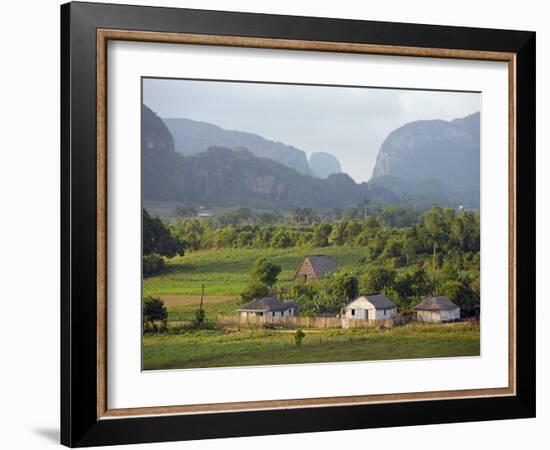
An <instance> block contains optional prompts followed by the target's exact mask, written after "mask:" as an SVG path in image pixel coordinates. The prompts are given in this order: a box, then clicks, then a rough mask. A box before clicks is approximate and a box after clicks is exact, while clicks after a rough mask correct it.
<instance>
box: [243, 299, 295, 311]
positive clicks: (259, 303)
mask: <svg viewBox="0 0 550 450" xmlns="http://www.w3.org/2000/svg"><path fill="white" fill-rule="evenodd" d="M296 307H297V305H296V302H295V301H294V300H288V301H282V300H277V299H276V298H275V297H262V298H256V299H254V300H252V301H251V302H250V303H248V304H246V305H244V306H243V307H242V308H239V309H238V311H261V312H264V311H285V310H287V309H289V308H296Z"/></svg>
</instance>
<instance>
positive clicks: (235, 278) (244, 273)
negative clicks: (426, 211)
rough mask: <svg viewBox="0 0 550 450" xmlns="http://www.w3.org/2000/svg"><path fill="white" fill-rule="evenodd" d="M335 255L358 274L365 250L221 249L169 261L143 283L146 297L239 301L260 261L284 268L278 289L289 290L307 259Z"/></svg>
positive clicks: (345, 267)
mask: <svg viewBox="0 0 550 450" xmlns="http://www.w3.org/2000/svg"><path fill="white" fill-rule="evenodd" d="M316 253H322V254H326V255H331V256H332V257H333V258H334V260H335V261H336V264H338V267H339V268H340V269H343V270H349V271H357V270H358V269H359V268H360V265H361V260H362V259H363V258H364V257H365V249H364V248H351V247H326V248H323V249H313V250H312V249H303V248H302V249H221V250H204V251H197V252H193V253H188V254H186V255H185V256H183V257H176V258H172V259H169V260H167V261H166V268H167V271H166V272H164V273H162V274H160V275H156V276H152V277H147V278H145V279H144V281H143V295H144V296H148V295H152V296H161V297H164V296H173V295H200V293H201V286H202V284H204V285H205V293H206V295H207V296H234V297H237V296H238V295H239V294H240V293H241V292H242V291H243V289H244V288H245V286H246V284H247V283H248V281H249V272H250V270H251V269H252V266H253V265H254V263H255V262H256V260H257V259H258V258H261V257H266V258H268V259H269V261H270V262H273V263H275V264H278V265H280V266H281V268H282V272H281V274H280V275H279V281H278V283H277V285H278V286H279V287H282V286H289V285H290V283H291V279H292V277H293V276H294V273H295V271H296V269H297V268H298V266H299V264H300V262H301V261H302V259H303V258H304V256H307V255H311V254H316Z"/></svg>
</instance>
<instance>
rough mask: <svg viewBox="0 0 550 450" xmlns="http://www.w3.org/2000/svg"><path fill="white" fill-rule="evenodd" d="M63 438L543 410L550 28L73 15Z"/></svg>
mask: <svg viewBox="0 0 550 450" xmlns="http://www.w3.org/2000/svg"><path fill="white" fill-rule="evenodd" d="M61 27H62V28H61V55H62V70H61V74H62V80H61V84H62V89H61V114H62V117H61V119H62V129H61V138H62V139H61V140H62V157H61V173H62V180H61V182H62V184H61V186H62V199H61V200H62V230H61V232H62V247H61V255H62V258H61V260H62V280H61V284H62V299H61V302H62V312H61V335H62V336H61V338H62V342H61V355H62V379H61V386H62V397H61V407H62V411H61V420H62V423H61V430H62V432H61V441H62V443H63V444H65V445H67V446H71V447H80V446H92V445H108V444H126V443H139V442H156V441H174V440H189V439H204V438H216V437H230V436H251V435H266V434H281V433H299V432H314V431H328V430H344V429H354V428H371V427H389V426H402V425H419V424H433V423H447V422H465V421H480V420H495V419H510V418H527V417H534V415H535V352H534V348H535V270H534V267H535V248H536V246H535V177H534V173H535V170H534V168H535V33H533V32H528V31H508V30H494V29H477V28H459V27H448V26H433V25H419V24H403V23H383V22H369V21H355V20H341V19H329V18H312V17H293V16H278V15H264V14H250V13H234V12H218V11H202V10H190V9H170V8H153V7H137V6H125V5H110V4H93V3H69V4H66V5H63V6H62V7H61Z"/></svg>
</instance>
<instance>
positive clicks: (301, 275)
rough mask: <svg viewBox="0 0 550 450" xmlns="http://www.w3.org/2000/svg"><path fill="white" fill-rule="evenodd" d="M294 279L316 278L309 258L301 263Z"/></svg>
mask: <svg viewBox="0 0 550 450" xmlns="http://www.w3.org/2000/svg"><path fill="white" fill-rule="evenodd" d="M294 279H295V280H297V281H304V282H308V281H315V280H317V276H316V275H315V272H314V271H313V267H311V264H310V263H309V260H305V261H304V262H303V263H302V265H301V266H300V268H299V269H298V271H297V272H296V275H295V277H294Z"/></svg>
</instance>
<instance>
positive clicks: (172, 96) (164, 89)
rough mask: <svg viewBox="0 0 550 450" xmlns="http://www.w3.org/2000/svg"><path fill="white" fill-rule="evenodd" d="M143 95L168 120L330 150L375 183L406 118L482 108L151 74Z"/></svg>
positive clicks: (445, 99) (411, 94)
mask: <svg viewBox="0 0 550 450" xmlns="http://www.w3.org/2000/svg"><path fill="white" fill-rule="evenodd" d="M143 101H144V103H145V104H146V105H147V106H149V107H150V108H151V109H152V110H153V111H155V112H156V113H157V114H158V115H159V116H161V117H164V118H168V117H170V118H177V117H183V118H188V119H193V120H201V121H205V122H210V123H213V124H215V125H218V126H220V127H222V128H226V129H229V130H240V131H248V132H250V133H256V134H259V135H260V136H263V137H264V138H266V139H271V140H274V141H281V142H284V143H285V144H289V145H293V146H295V147H297V148H299V149H301V150H304V151H305V152H306V153H307V155H308V157H309V155H310V154H311V153H313V152H321V151H322V152H329V153H332V154H333V155H335V156H336V157H337V158H338V159H339V160H340V164H341V165H342V171H343V172H345V173H348V174H349V175H351V176H352V177H353V178H354V179H355V180H356V181H358V182H360V181H368V179H369V178H370V176H371V174H372V170H373V168H374V165H375V162H376V156H377V155H378V150H379V149H380V146H381V145H382V142H383V141H384V139H385V138H386V137H387V136H388V134H389V133H390V132H391V131H393V130H395V129H396V128H398V127H400V126H401V125H404V124H405V123H407V122H411V121H414V120H425V119H444V120H451V119H455V118H457V117H464V116H466V115H468V114H471V113H473V112H476V111H479V110H480V108H481V104H480V102H481V95H480V94H477V93H461V92H435V91H412V90H400V89H375V88H355V87H354V88H349V87H331V86H296V85H281V84H258V83H236V82H214V81H194V80H164V79H145V80H144V83H143Z"/></svg>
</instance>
